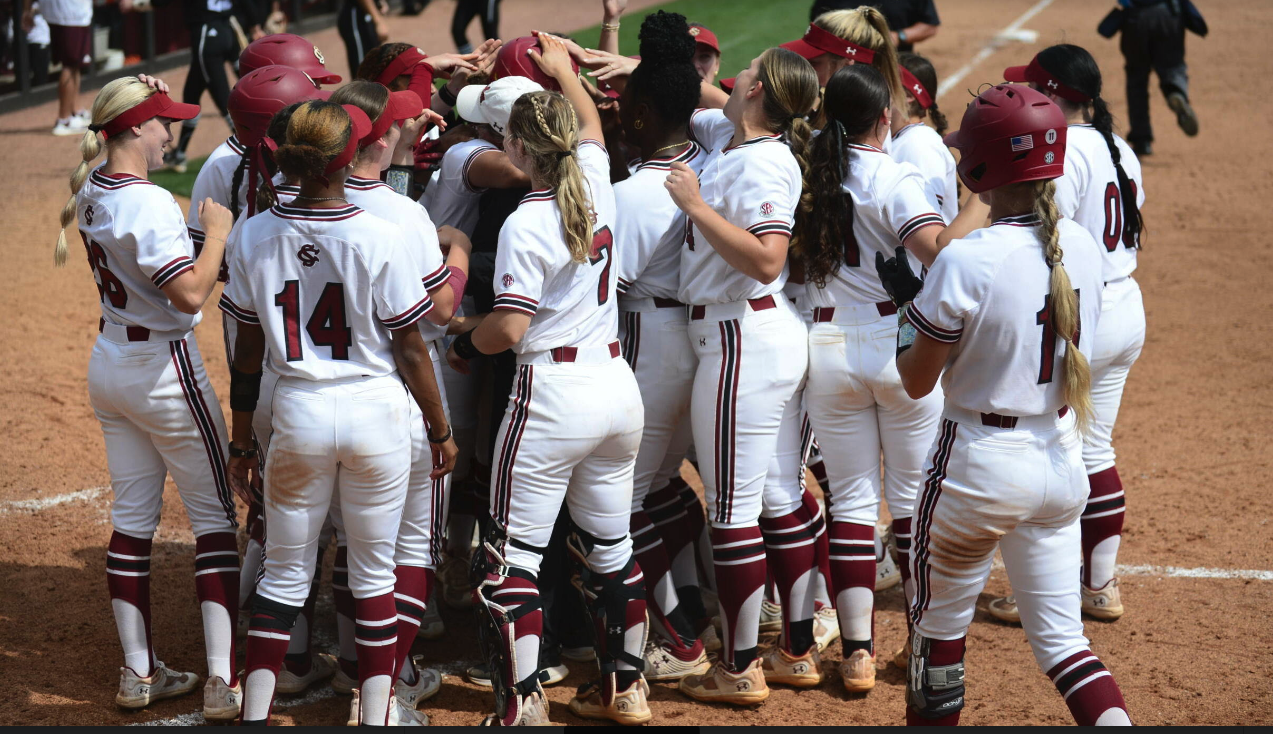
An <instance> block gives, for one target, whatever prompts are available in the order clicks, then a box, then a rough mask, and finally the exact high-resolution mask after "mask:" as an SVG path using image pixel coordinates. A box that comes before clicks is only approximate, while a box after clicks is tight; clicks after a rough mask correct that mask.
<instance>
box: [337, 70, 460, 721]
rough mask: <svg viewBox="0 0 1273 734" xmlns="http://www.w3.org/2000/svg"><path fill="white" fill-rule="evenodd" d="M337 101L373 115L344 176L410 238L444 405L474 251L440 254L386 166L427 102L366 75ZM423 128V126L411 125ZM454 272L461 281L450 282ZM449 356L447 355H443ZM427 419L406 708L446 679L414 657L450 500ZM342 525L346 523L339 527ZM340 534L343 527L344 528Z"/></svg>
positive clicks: (417, 493)
mask: <svg viewBox="0 0 1273 734" xmlns="http://www.w3.org/2000/svg"><path fill="white" fill-rule="evenodd" d="M332 101H333V102H336V103H341V104H352V105H354V106H356V107H358V108H359V109H361V110H362V111H363V112H365V113H367V116H368V117H369V118H370V119H371V120H372V129H371V132H369V133H368V134H367V135H366V137H364V138H363V140H362V142H361V145H360V148H359V153H358V155H357V157H356V158H355V160H354V169H353V173H352V174H351V175H350V176H349V178H348V179H346V181H345V198H346V200H348V201H349V203H351V204H353V205H354V206H357V207H359V208H361V209H364V210H366V211H367V212H369V213H371V214H373V215H375V216H377V217H380V218H381V219H384V220H385V221H387V222H390V223H391V224H396V225H398V227H399V228H400V229H401V230H402V234H403V236H404V237H405V238H406V241H407V251H408V252H409V253H410V254H411V255H412V259H413V260H415V261H416V269H417V271H418V272H419V273H420V274H421V280H422V282H423V283H424V287H425V290H426V291H428V292H429V297H430V298H431V299H432V300H433V305H434V308H433V310H432V311H430V312H429V313H428V315H426V316H425V318H423V319H421V320H420V321H419V322H418V324H419V329H420V337H421V338H422V339H423V340H424V342H425V344H426V345H427V346H428V348H429V357H430V358H431V359H432V360H433V372H434V379H435V381H436V382H437V384H438V385H439V389H440V392H441V398H442V405H443V408H444V409H446V407H447V403H446V391H445V389H443V388H442V385H443V381H442V355H441V354H439V352H438V346H437V343H436V342H437V340H438V339H441V338H442V337H443V336H444V335H445V334H446V327H447V324H448V323H450V320H451V313H452V311H453V309H452V304H453V303H455V301H456V296H457V295H458V293H460V292H461V291H462V290H463V281H464V280H465V279H466V278H467V270H466V268H467V264H468V256H467V253H466V252H465V251H464V249H463V248H462V247H460V246H456V247H454V248H452V250H451V253H452V260H453V261H459V263H460V265H463V266H465V268H463V269H462V268H461V267H459V266H456V267H455V270H454V271H452V270H449V269H448V267H447V265H446V264H444V263H443V260H442V250H441V248H440V247H439V245H438V235H437V230H436V229H435V228H434V226H433V223H432V222H431V221H429V215H428V214H427V213H426V212H425V210H424V209H423V208H422V207H421V206H420V205H419V204H417V203H416V202H415V201H413V200H412V199H410V198H408V197H406V196H402V195H401V194H399V193H397V192H396V191H394V190H393V189H391V188H390V187H389V186H388V185H387V184H384V183H381V181H380V179H379V178H378V176H379V175H380V172H381V171H382V170H384V169H386V168H388V167H389V163H390V160H391V159H392V157H393V152H394V150H395V148H396V147H397V144H398V138H399V135H400V133H401V128H400V127H399V126H398V123H403V124H408V123H409V121H412V120H416V119H417V118H422V117H423V113H424V105H423V104H422V103H421V102H420V98H419V97H418V96H417V95H416V93H415V92H412V91H402V92H390V91H389V89H388V88H387V87H385V86H384V85H383V84H377V83H376V82H368V81H361V80H360V81H355V82H350V83H349V84H347V85H346V86H344V87H342V88H341V89H339V90H338V91H337V92H336V93H335V94H334V95H332ZM410 127H411V128H412V129H417V128H418V126H417V125H411V126H410ZM453 272H455V273H456V275H455V276H454V277H455V278H456V281H454V282H453V281H452V280H451V279H452V277H453V276H452V273H453ZM443 354H444V353H443ZM425 429H426V426H425V420H424V416H423V415H422V414H421V413H420V411H419V409H418V408H417V409H415V410H413V411H412V415H411V453H412V456H411V478H410V480H409V482H408V485H407V502H406V507H405V509H404V510H403V515H402V525H401V527H399V529H398V548H397V552H396V554H395V562H396V563H397V568H396V569H395V570H394V574H395V576H396V577H397V583H396V584H395V585H394V597H395V598H396V599H397V605H398V650H397V656H398V670H399V682H398V684H397V685H396V686H395V688H394V692H395V694H396V695H397V696H398V698H399V700H401V701H402V702H403V704H404V705H405V706H406V707H407V708H408V709H415V708H416V706H417V705H418V704H419V703H420V702H421V701H423V700H425V699H427V698H429V697H431V696H433V695H434V694H435V693H437V691H438V688H439V687H440V686H441V685H442V678H441V676H439V675H438V674H437V673H436V672H434V671H431V670H420V671H418V670H417V669H416V666H415V664H414V662H413V661H412V660H411V657H410V652H411V644H412V643H413V642H414V641H415V637H416V632H417V631H418V630H419V628H420V627H421V621H422V619H423V617H424V612H425V607H426V605H427V604H428V603H429V599H430V593H431V591H432V587H433V577H434V573H435V571H436V569H437V566H438V564H439V562H440V560H441V553H442V541H443V538H442V533H443V528H444V527H445V522H446V513H447V507H448V505H449V499H450V489H451V482H450V479H451V478H450V476H446V477H442V478H440V479H433V478H432V476H431V474H432V473H433V457H432V455H431V453H430V451H429V448H428V442H427V440H426V436H425ZM341 530H343V528H341ZM339 535H340V536H343V535H344V533H343V532H340V533H339Z"/></svg>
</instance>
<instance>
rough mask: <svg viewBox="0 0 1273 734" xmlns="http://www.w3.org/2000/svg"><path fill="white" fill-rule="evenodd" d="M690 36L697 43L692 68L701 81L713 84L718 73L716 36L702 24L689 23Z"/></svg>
mask: <svg viewBox="0 0 1273 734" xmlns="http://www.w3.org/2000/svg"><path fill="white" fill-rule="evenodd" d="M690 35H691V36H693V37H694V40H695V41H697V42H698V45H696V46H695V47H694V68H695V69H697V70H698V75H699V76H700V77H702V79H703V81H705V82H707V83H708V84H715V83H716V75H717V74H719V73H720V42H719V41H717V40H716V34H715V33H712V29H710V28H708V27H707V26H705V25H703V24H702V23H690Z"/></svg>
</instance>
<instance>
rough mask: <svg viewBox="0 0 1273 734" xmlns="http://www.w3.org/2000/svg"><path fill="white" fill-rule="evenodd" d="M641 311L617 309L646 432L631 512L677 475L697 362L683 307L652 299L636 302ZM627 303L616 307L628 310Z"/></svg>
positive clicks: (684, 447)
mask: <svg viewBox="0 0 1273 734" xmlns="http://www.w3.org/2000/svg"><path fill="white" fill-rule="evenodd" d="M635 301H637V302H639V303H637V304H635V305H636V306H637V307H642V306H645V305H646V304H647V303H648V306H649V307H648V308H644V309H643V310H627V311H624V310H621V311H620V313H619V341H620V343H621V344H622V345H623V356H624V358H625V359H626V360H627V361H628V364H629V365H630V366H631V367H632V371H633V374H635V375H636V381H637V387H638V388H639V389H640V391H641V401H642V403H643V404H644V405H645V430H644V432H643V433H642V434H641V448H640V450H639V451H638V452H637V460H636V470H635V474H634V477H633V480H632V511H633V512H637V511H639V510H640V509H641V505H642V503H643V502H644V501H645V497H646V495H648V494H649V493H650V490H651V489H652V488H655V487H658V488H662V487H663V486H664V485H666V484H667V483H668V480H670V479H671V478H672V476H673V475H675V474H676V473H677V472H679V471H680V468H681V461H682V460H684V459H685V452H686V450H687V449H689V445H690V421H689V415H690V395H691V393H692V391H693V388H694V370H695V368H696V367H697V366H698V358H697V357H696V356H694V350H693V349H691V348H690V342H689V337H688V336H687V335H686V328H687V326H686V325H687V323H688V320H687V317H686V315H685V308H684V307H683V306H682V307H679V308H655V307H654V305H653V304H654V299H652V298H641V299H635ZM632 305H633V304H632V302H631V301H625V302H623V303H621V304H620V308H621V309H622V308H625V307H629V308H630V307H632Z"/></svg>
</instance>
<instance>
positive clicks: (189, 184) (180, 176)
mask: <svg viewBox="0 0 1273 734" xmlns="http://www.w3.org/2000/svg"><path fill="white" fill-rule="evenodd" d="M206 160H208V156H206V155H205V156H203V157H202V158H193V159H191V160H189V161H186V172H185V173H177V172H176V171H154V172H152V173H151V174H150V180H151V181H152V182H154V183H155V184H158V185H159V186H162V187H164V188H165V189H168V190H169V191H171V192H172V193H173V195H174V196H184V197H186V198H187V199H189V198H190V192H191V190H192V189H194V180H195V177H196V176H198V175H199V169H200V168H203V162H204V161H206Z"/></svg>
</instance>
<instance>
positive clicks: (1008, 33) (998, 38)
mask: <svg viewBox="0 0 1273 734" xmlns="http://www.w3.org/2000/svg"><path fill="white" fill-rule="evenodd" d="M1052 2H1053V0H1039V2H1037V3H1035V4H1034V6H1033V7H1031V8H1030V9H1029V10H1027V11H1025V12H1024V13H1022V14H1021V17H1019V18H1017V19H1016V20H1014V21H1012V23H1011V24H1010V25H1009V26H1007V27H1006V28H1004V29H1003V30H1001V31H999V32H998V33H996V34H995V35H994V37H993V38H991V39H990V40H989V41H987V42H986V45H984V46H982V47H981V50H980V51H978V52H977V55H976V56H973V57H972V59H971V60H970V61H969V62H968V63H966V64H964V65H963V66H961V67H959V69H958V70H957V71H956V72H955V73H954V74H951V75H950V76H948V77H946V79H945V80H943V81H942V83H941V84H938V85H937V96H938V97H941V96H943V95H945V94H946V92H949V91H950V90H952V89H954V88H955V85H957V84H959V83H960V82H962V81H963V80H964V77H966V76H968V75H969V74H971V73H972V71H973V69H975V68H976V67H977V65H978V64H980V63H981V62H983V61H985V60H986V59H988V58H990V56H991V54H993V53H994V52H995V51H998V50H999V49H1001V48H1003V47H1004V46H1006V45H1007V44H1008V43H1010V42H1012V41H1014V40H1016V39H1015V38H1014V36H1015V35H1016V33H1017V32H1018V31H1020V30H1021V26H1023V25H1025V24H1026V23H1028V22H1030V19H1031V18H1033V17H1034V16H1036V15H1038V14H1039V13H1040V12H1042V11H1043V9H1044V8H1046V7H1047V6H1049V5H1051V4H1052Z"/></svg>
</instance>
